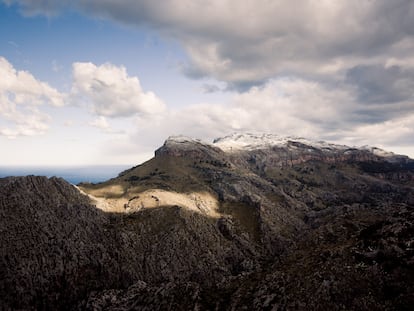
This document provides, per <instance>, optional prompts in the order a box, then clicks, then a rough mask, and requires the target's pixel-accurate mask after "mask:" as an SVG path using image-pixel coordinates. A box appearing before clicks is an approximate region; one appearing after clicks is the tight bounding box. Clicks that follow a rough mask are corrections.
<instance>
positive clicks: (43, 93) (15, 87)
mask: <svg viewBox="0 0 414 311" xmlns="http://www.w3.org/2000/svg"><path fill="white" fill-rule="evenodd" d="M0 77H1V79H0V121H1V123H0V135H2V136H6V137H8V138H16V137H19V136H34V135H39V134H44V133H45V132H46V131H47V129H48V128H49V126H48V122H49V120H50V117H49V116H48V115H47V114H46V113H43V112H41V110H40V107H42V106H45V105H50V106H55V107H62V106H63V105H64V99H65V95H64V94H62V93H60V92H59V91H57V90H56V89H54V88H52V87H51V86H49V85H48V84H47V83H45V82H42V81H39V80H37V79H36V78H35V77H34V76H33V75H32V74H30V73H29V72H27V71H21V70H20V71H19V70H16V69H15V68H14V67H13V65H12V64H10V63H9V62H8V61H7V60H6V59H5V58H3V57H0Z"/></svg>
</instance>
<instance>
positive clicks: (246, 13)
mask: <svg viewBox="0 0 414 311" xmlns="http://www.w3.org/2000/svg"><path fill="white" fill-rule="evenodd" d="M233 132H266V133H274V134H280V135H290V136H302V137H306V138H310V139H316V140H326V141H329V142H335V143H341V144H347V145H350V146H362V145H371V146H378V147H381V148H384V149H387V150H390V151H394V152H396V153H401V154H406V155H409V156H410V157H412V158H414V1H412V0H393V1H389V0H347V1H342V0H314V1H312V0H271V1H270V0H254V1H253V0H245V1H236V0H204V1H202V0H192V1H190V0H165V1H151V0H118V1H113V0H71V1H69V0H61V1H51V0H37V1H36V0H0V150H1V152H0V163H1V165H3V166H8V165H10V166H14V165H19V166H21V165H39V166H41V165H103V164H109V165H115V164H128V165H129V164H130V165H136V164H139V163H141V162H143V161H145V160H147V159H149V158H150V157H152V156H153V152H154V150H155V149H156V148H158V147H160V146H161V145H162V144H163V142H164V141H165V139H166V138H167V137H168V136H171V135H186V136H191V137H194V138H199V139H202V140H205V141H212V140H213V139H214V138H217V137H221V136H225V135H228V134H231V133H233Z"/></svg>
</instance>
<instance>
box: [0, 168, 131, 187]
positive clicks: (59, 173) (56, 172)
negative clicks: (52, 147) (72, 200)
mask: <svg viewBox="0 0 414 311" xmlns="http://www.w3.org/2000/svg"><path fill="white" fill-rule="evenodd" d="M133 166H134V165H73V166H58V165H48V166H46V165H45V166H42V165H15V166H0V178H4V177H10V176H28V175H35V176H46V177H49V178H50V177H53V176H55V177H61V178H63V179H65V180H66V181H67V182H69V183H71V184H74V185H77V184H79V183H81V182H88V183H100V182H104V181H106V180H108V179H111V178H114V177H117V176H118V175H119V173H121V172H122V171H124V170H126V169H128V168H131V167H133Z"/></svg>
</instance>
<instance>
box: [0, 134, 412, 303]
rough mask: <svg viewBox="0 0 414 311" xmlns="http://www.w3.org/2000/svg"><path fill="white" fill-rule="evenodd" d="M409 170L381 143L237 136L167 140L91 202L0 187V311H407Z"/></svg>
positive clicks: (54, 183)
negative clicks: (356, 145)
mask: <svg viewBox="0 0 414 311" xmlns="http://www.w3.org/2000/svg"><path fill="white" fill-rule="evenodd" d="M413 175H414V166H413V160H411V159H409V158H407V157H404V156H398V155H394V154H392V153H387V152H384V151H382V150H379V149H375V148H368V147H363V148H350V147H347V146H340V145H333V144H327V143H324V142H312V141H308V140H305V139H303V138H292V137H291V138H283V137H279V136H275V135H262V136H255V135H248V136H243V135H232V136H231V137H227V138H223V139H219V140H217V141H216V142H215V143H213V144H208V143H203V142H201V141H199V140H194V139H190V138H184V137H172V138H170V139H168V140H167V141H166V142H165V144H164V146H162V147H161V148H160V149H158V150H157V151H156V153H155V157H154V158H153V159H151V160H150V161H148V162H146V163H143V164H142V165H139V166H136V167H133V168H131V169H129V170H127V171H125V172H122V173H120V174H119V176H118V177H116V178H113V179H111V180H108V181H106V182H104V183H100V184H96V185H94V184H80V185H79V188H80V189H81V190H82V191H83V193H85V194H82V193H81V192H80V191H79V190H78V189H77V188H76V187H74V186H72V185H70V184H68V183H66V182H65V181H64V180H62V179H58V178H51V179H47V178H45V177H35V176H28V177H20V178H14V177H10V178H4V179H0V216H1V218H0V231H1V235H0V240H1V246H0V247H1V248H0V251H1V255H2V256H1V257H0V309H5V310H35V309H37V310H52V309H53V310H55V309H67V310H79V309H83V310H177V309H181V310H288V309H299V310H327V309H332V310H343V309H347V310H409V309H410V308H411V307H412V305H413V304H414V296H413V294H412V293H414V251H413V249H414V245H413V232H414V183H413ZM86 194H88V195H89V196H87V195H86ZM100 208H101V209H100ZM103 210H104V211H103Z"/></svg>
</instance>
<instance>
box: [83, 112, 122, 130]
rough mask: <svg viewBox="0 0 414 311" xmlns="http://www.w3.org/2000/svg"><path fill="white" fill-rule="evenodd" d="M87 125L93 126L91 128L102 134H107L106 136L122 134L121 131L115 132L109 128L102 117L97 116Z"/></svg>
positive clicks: (106, 121)
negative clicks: (98, 130)
mask: <svg viewBox="0 0 414 311" xmlns="http://www.w3.org/2000/svg"><path fill="white" fill-rule="evenodd" d="M89 125H90V126H93V127H96V128H98V129H100V130H101V131H102V132H103V133H107V134H122V133H124V132H123V131H117V130H115V129H113V128H112V127H111V125H110V124H109V122H108V120H107V119H106V118H105V117H103V116H99V117H97V118H96V119H94V120H93V121H90V122H89Z"/></svg>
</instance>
